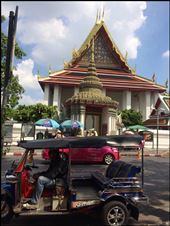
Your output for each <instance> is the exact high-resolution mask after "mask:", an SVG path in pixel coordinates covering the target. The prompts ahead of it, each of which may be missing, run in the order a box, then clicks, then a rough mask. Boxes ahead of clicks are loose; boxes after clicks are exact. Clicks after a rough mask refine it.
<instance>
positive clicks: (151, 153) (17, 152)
mask: <svg viewBox="0 0 170 226" xmlns="http://www.w3.org/2000/svg"><path fill="white" fill-rule="evenodd" d="M4 149H5V148H4ZM24 150H25V149H23V148H20V147H18V146H11V147H9V150H8V151H7V152H6V155H7V156H8V155H11V156H21V155H22V154H23V153H24ZM41 153H42V150H40V149H39V150H35V152H34V155H37V156H41ZM120 155H121V156H136V157H137V156H138V152H134V151H120ZM144 156H145V157H170V150H169V149H167V148H160V149H159V150H158V153H157V150H156V149H149V148H144Z"/></svg>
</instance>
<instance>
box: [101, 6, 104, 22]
mask: <svg viewBox="0 0 170 226" xmlns="http://www.w3.org/2000/svg"><path fill="white" fill-rule="evenodd" d="M101 22H104V7H103V13H102V18H101Z"/></svg>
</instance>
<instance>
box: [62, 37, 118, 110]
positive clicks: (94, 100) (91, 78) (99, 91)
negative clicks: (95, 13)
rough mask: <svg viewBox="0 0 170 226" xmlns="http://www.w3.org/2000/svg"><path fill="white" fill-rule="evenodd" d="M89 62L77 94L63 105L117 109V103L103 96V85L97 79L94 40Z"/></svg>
mask: <svg viewBox="0 0 170 226" xmlns="http://www.w3.org/2000/svg"><path fill="white" fill-rule="evenodd" d="M91 49H92V51H91V53H92V54H91V61H90V64H89V67H88V73H87V75H86V76H85V77H84V79H83V80H82V81H81V82H80V86H79V88H80V89H79V93H78V94H76V95H74V96H72V97H71V98H69V99H68V100H66V102H65V104H66V105H67V104H83V105H87V104H95V105H100V106H101V105H104V106H110V107H113V108H115V109H117V106H118V102H116V101H114V100H112V98H110V97H108V96H105V95H104V94H103V85H102V83H101V81H100V79H99V78H98V77H97V73H96V67H95V63H94V40H93V41H92V48H91Z"/></svg>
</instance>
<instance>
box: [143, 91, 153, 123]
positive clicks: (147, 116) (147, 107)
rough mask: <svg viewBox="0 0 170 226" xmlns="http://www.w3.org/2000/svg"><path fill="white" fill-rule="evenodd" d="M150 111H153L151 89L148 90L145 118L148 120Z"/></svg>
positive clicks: (146, 93)
mask: <svg viewBox="0 0 170 226" xmlns="http://www.w3.org/2000/svg"><path fill="white" fill-rule="evenodd" d="M150 113H151V93H150V92H149V91H146V92H145V105H144V114H143V120H147V119H148V118H149V115H150Z"/></svg>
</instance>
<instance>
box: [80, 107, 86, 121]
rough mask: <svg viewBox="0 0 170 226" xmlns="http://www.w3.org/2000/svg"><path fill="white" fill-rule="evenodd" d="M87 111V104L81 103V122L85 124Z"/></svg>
mask: <svg viewBox="0 0 170 226" xmlns="http://www.w3.org/2000/svg"><path fill="white" fill-rule="evenodd" d="M85 113H86V108H85V106H83V105H81V106H80V122H81V123H82V124H83V125H84V124H85Z"/></svg>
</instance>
